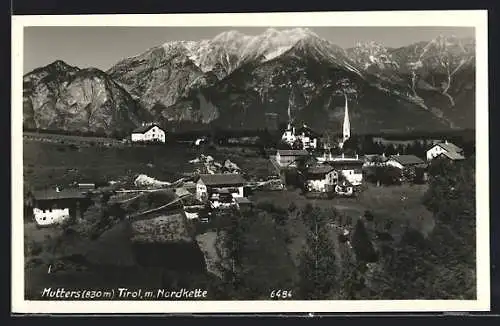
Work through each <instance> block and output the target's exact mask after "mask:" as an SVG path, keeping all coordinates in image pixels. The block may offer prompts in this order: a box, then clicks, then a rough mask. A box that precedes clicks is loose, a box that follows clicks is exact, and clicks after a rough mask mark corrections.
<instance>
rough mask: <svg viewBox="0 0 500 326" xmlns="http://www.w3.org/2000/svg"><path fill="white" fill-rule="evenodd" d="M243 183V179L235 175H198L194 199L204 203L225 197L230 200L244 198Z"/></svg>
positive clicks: (239, 175)
mask: <svg viewBox="0 0 500 326" xmlns="http://www.w3.org/2000/svg"><path fill="white" fill-rule="evenodd" d="M245 183H246V181H245V179H244V178H243V177H242V176H241V174H237V173H223V174H200V177H199V179H198V181H197V182H196V198H197V199H198V200H201V201H206V200H210V199H212V198H213V199H219V197H226V195H229V196H231V197H232V198H235V197H244V193H243V187H244V185H245ZM214 197H216V198H214Z"/></svg>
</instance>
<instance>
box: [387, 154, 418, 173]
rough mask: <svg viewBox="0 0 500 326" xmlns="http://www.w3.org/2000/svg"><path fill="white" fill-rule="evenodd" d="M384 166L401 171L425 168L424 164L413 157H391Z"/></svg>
mask: <svg viewBox="0 0 500 326" xmlns="http://www.w3.org/2000/svg"><path fill="white" fill-rule="evenodd" d="M385 164H386V165H390V166H394V167H396V168H399V169H401V170H403V169H405V168H413V167H425V162H424V161H423V160H422V159H421V158H419V157H417V156H415V155H392V156H391V157H389V159H388V160H387V162H386V163H385Z"/></svg>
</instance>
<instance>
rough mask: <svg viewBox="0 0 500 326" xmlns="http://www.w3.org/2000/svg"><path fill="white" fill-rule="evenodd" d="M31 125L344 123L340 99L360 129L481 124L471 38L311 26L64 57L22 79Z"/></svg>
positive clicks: (334, 127)
mask: <svg viewBox="0 0 500 326" xmlns="http://www.w3.org/2000/svg"><path fill="white" fill-rule="evenodd" d="M23 87H24V92H23V100H24V106H23V125H24V127H25V128H30V129H34V128H36V129H49V130H67V131H89V132H95V133H102V134H106V135H113V134H124V133H127V132H129V131H130V130H131V129H132V128H134V127H135V126H137V125H139V124H140V123H141V122H143V121H156V122H158V123H160V124H162V125H163V126H164V127H166V128H168V129H169V130H173V129H182V128H207V129H208V128H212V127H220V128H228V129H255V128H263V127H264V123H263V121H264V119H265V116H266V113H277V116H278V119H279V122H285V121H288V106H289V105H290V106H291V108H290V110H291V118H292V119H293V120H294V121H296V122H300V123H302V122H304V123H307V124H309V125H310V126H311V127H312V128H315V129H318V130H319V131H322V132H323V131H333V132H336V131H338V130H340V124H341V122H342V118H343V107H344V99H345V97H344V95H345V96H347V98H348V105H349V110H350V111H349V113H350V118H351V128H352V130H353V132H359V133H366V132H380V131H387V130H398V131H405V130H406V131H412V130H428V131H433V130H446V129H456V128H474V126H475V98H474V97H475V95H474V94H475V43H474V40H473V39H459V38H455V37H442V36H439V37H437V38H435V39H433V40H431V41H425V42H419V43H415V44H411V45H409V46H404V47H400V48H388V47H384V46H383V45H381V44H379V43H376V42H368V43H359V44H357V45H356V46H355V47H353V48H348V49H343V48H341V47H339V46H337V45H335V44H333V43H331V42H330V41H327V40H325V39H322V38H320V37H319V36H318V35H316V34H315V33H314V32H312V31H311V30H309V29H306V28H294V29H289V30H283V31H278V30H275V29H268V30H267V31H265V32H264V33H262V34H260V35H256V36H249V35H244V34H242V33H240V32H238V31H228V32H224V33H222V34H219V35H217V36H216V37H215V38H213V39H211V40H201V41H196V42H195V41H173V42H167V43H165V44H161V45H158V46H156V47H153V48H151V49H148V50H146V51H145V52H143V53H141V54H139V55H137V56H134V57H130V58H124V59H123V60H121V61H119V62H117V63H116V64H115V65H113V66H112V67H111V68H109V69H108V70H107V71H101V70H98V69H95V68H88V69H80V68H78V67H72V66H70V65H68V64H66V63H65V62H63V61H60V60H59V61H56V62H53V63H51V64H49V65H48V66H45V67H41V68H37V69H35V70H33V71H32V72H29V73H27V74H26V75H25V76H24V77H23Z"/></svg>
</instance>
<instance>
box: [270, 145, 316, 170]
mask: <svg viewBox="0 0 500 326" xmlns="http://www.w3.org/2000/svg"><path fill="white" fill-rule="evenodd" d="M308 156H309V152H308V151H306V150H305V149H279V150H278V151H277V152H276V162H277V163H278V165H279V166H280V167H296V166H297V160H299V159H305V158H307V157H308Z"/></svg>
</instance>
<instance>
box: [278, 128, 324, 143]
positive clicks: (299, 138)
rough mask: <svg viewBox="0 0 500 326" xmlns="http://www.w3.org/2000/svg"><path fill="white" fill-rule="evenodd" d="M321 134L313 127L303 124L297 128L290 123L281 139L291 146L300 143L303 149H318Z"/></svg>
mask: <svg viewBox="0 0 500 326" xmlns="http://www.w3.org/2000/svg"><path fill="white" fill-rule="evenodd" d="M318 138H319V135H318V134H316V133H315V132H314V131H313V130H312V129H311V128H309V127H308V126H307V125H305V124H303V125H302V127H300V128H298V129H296V128H295V127H294V126H293V125H292V124H291V123H289V124H288V126H287V128H286V130H285V131H284V132H283V135H282V136H281V140H282V141H283V142H284V143H286V144H288V145H289V146H294V145H295V144H299V145H300V148H301V149H316V148H318Z"/></svg>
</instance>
